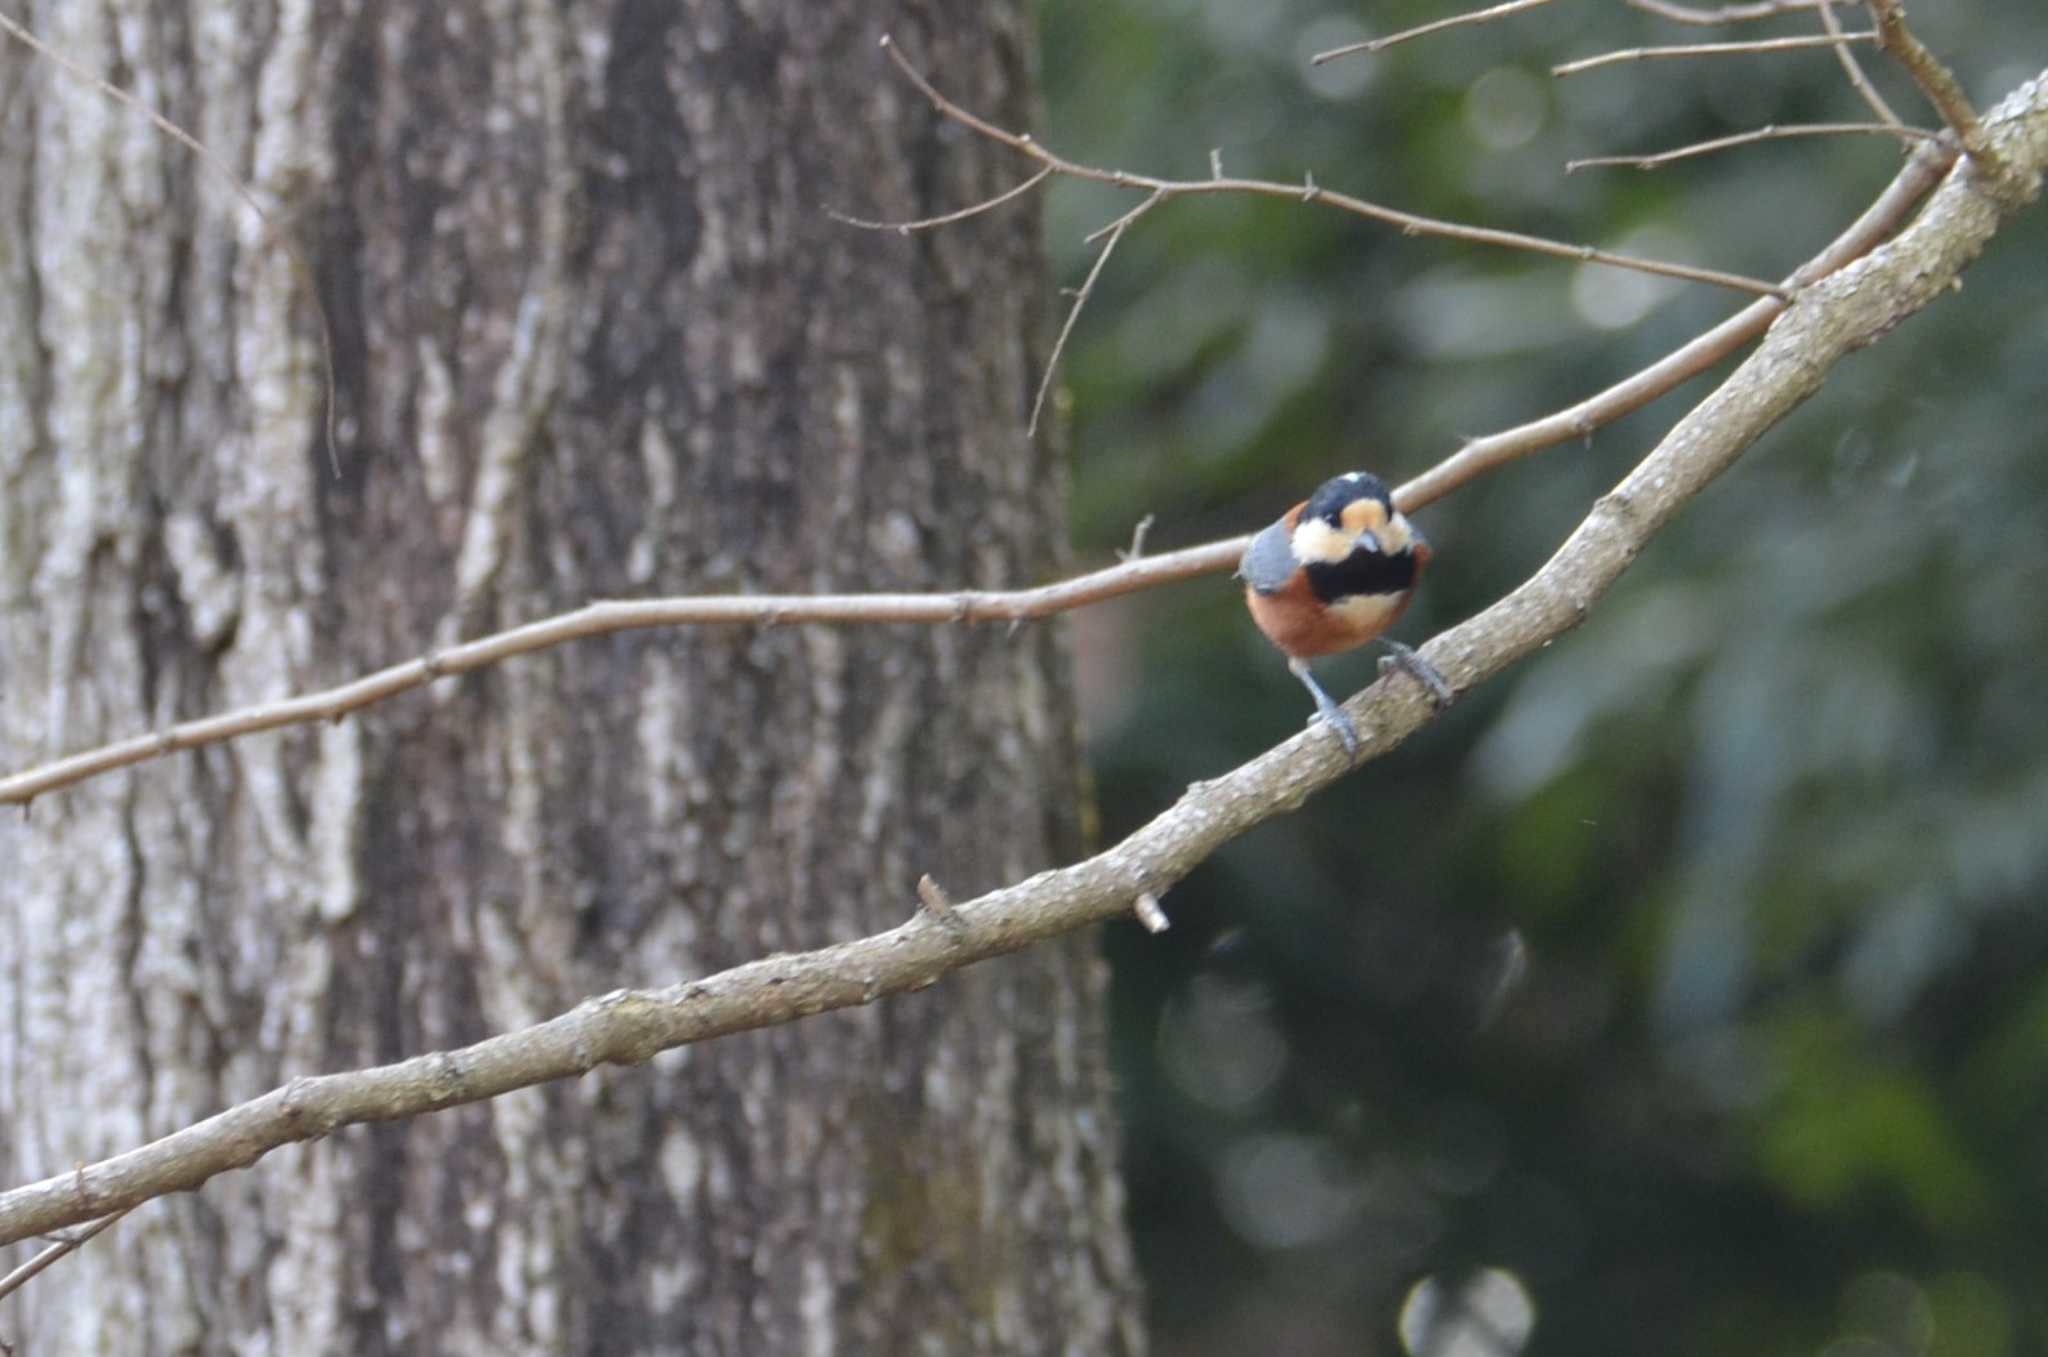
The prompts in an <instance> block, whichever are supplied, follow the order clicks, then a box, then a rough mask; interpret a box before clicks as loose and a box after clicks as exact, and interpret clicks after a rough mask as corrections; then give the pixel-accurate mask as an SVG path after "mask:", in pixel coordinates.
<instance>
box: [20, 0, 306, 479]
mask: <svg viewBox="0 0 2048 1357" xmlns="http://www.w3.org/2000/svg"><path fill="white" fill-rule="evenodd" d="M0 31H4V32H5V33H7V35H8V36H9V37H12V38H13V39H14V40H15V41H16V42H19V43H21V44H22V45H23V46H25V47H27V48H28V49H29V50H30V51H32V52H34V53H35V54H36V55H37V56H39V57H41V58H43V59H44V60H45V61H48V62H50V63H51V64H52V65H54V66H56V67H57V69H59V70H61V71H63V72H64V73H65V74H66V75H68V76H70V77H71V78H72V79H73V80H76V81H78V82H80V83H81V84H86V85H90V86H92V87H93V88H94V89H95V90H98V91H99V92H100V93H101V94H103V95H105V96H106V97H107V98H109V99H112V100H113V101H114V102H115V103H117V104H119V105H121V107H123V108H125V109H127V110H128V111H129V112H131V113H135V114H139V115H140V116H141V117H143V118H145V119H147V120H148V122H149V124H150V125H151V126H152V127H154V128H156V130H157V131H159V132H161V133H163V134H164V135H165V136H167V137H169V138H170V139H171V140H172V141H175V142H177V143H178V144H179V145H180V146H183V147H184V148H185V149H186V150H188V151H190V152H191V153H192V154H193V155H195V156H197V157H198V158H199V163H200V164H201V165H203V166H205V167H206V168H207V169H209V170H211V171H212V172H213V173H214V174H215V175H216V176H217V177H219V178H220V179H221V180H222V181H223V182H225V183H226V184H227V186H228V187H229V188H230V189H232V190H234V193H235V196H236V197H238V198H240V199H241V200H242V201H243V202H244V203H246V204H247V205H248V207H249V210H250V211H251V212H254V213H255V214H256V217H257V219H258V220H259V221H261V222H262V223H263V225H264V228H265V230H266V231H267V232H268V233H269V234H270V236H271V237H272V238H273V239H275V240H276V241H277V242H278V243H279V244H281V245H283V246H284V249H285V253H286V255H287V256H288V257H289V258H290V260H291V265H292V270H293V272H294V273H295V274H296V275H297V276H298V280H299V286H300V287H302V288H304V289H305V292H306V296H307V297H308V298H310V299H311V300H312V303H313V311H314V313H315V314H316V315H317V316H318V317H319V320H320V363H321V368H322V371H323V374H324V376H325V378H326V383H327V384H326V389H325V391H324V392H323V393H322V395H323V396H324V397H325V401H324V404H325V406H326V418H325V419H324V420H323V421H322V431H323V432H324V434H325V436H326V439H327V465H328V469H329V471H331V472H332V473H333V475H334V478H335V479H336V480H340V479H341V452H340V445H339V443H338V441H337V439H336V437H335V423H336V415H335V411H334V398H335V391H336V389H337V388H336V385H335V379H334V327H333V325H332V323H331V322H330V321H329V320H328V319H327V304H326V303H325V302H323V301H321V300H320V286H319V284H318V282H317V281H316V280H315V277H314V274H313V265H312V262H311V261H310V260H308V259H307V258H306V256H305V252H304V251H302V250H300V249H299V243H298V241H297V240H295V239H294V238H293V237H292V235H291V233H290V232H288V231H286V230H284V229H283V228H282V227H280V226H279V225H278V224H277V223H276V222H275V221H273V220H271V216H270V211H269V209H268V208H266V207H264V206H263V201H262V199H260V198H258V197H257V196H256V190H254V189H252V188H250V187H249V185H248V184H246V183H244V182H243V181H242V179H241V178H240V176H238V175H237V174H236V173H235V172H234V170H232V169H230V168H229V167H228V163H227V162H226V161H225V160H222V159H221V158H220V157H219V156H217V155H215V154H214V153H213V152H212V151H211V150H210V149H208V147H207V145H206V143H205V142H203V141H201V140H199V138H197V137H195V136H193V135H192V134H191V133H190V132H187V131H186V130H185V129H184V128H182V127H180V126H178V124H176V123H174V122H172V121H171V120H170V119H169V118H167V117H165V116H164V115H163V114H161V113H159V112H157V111H156V109H154V108H152V107H150V105H148V104H146V103H144V102H143V101H142V100H141V99H140V98H139V97H137V96H136V95H133V94H130V93H129V92H128V91H127V90H124V89H122V88H121V87H120V86H119V85H116V84H114V83H113V82H112V81H110V80H108V79H107V78H106V77H105V76H103V75H100V74H98V73H97V72H94V71H89V70H87V69H86V68H85V67H84V66H81V65H80V64H79V63H77V62H76V61H73V60H72V59H71V58H70V57H68V56H65V55H64V54H63V53H62V52H60V51H58V50H57V49H56V48H54V47H52V46H50V45H49V44H48V43H46V42H44V41H43V40H42V39H41V38H39V37H37V36H36V35H35V34H34V33H33V32H32V31H30V30H29V29H28V28H27V27H25V26H24V25H23V24H22V23H21V21H20V20H18V19H15V18H13V17H11V16H10V15H8V14H5V13H0Z"/></svg>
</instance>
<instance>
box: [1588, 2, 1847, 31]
mask: <svg viewBox="0 0 2048 1357" xmlns="http://www.w3.org/2000/svg"><path fill="white" fill-rule="evenodd" d="M1627 3H1628V5H1629V6H1630V7H1631V8H1634V9H1639V10H1642V11H1644V12H1645V13H1648V14H1654V15H1656V16H1657V17H1658V18H1660V19H1669V20H1671V21H1672V22H1673V23H1680V24H1692V25H1694V26H1696V27H1699V28H1713V27H1718V26H1719V25H1721V24H1739V23H1746V22H1748V21H1749V20H1751V19H1769V18H1772V17H1774V16H1776V15H1779V14H1794V13H1797V12H1798V11H1800V10H1807V9H1826V8H1828V7H1830V6H1831V5H1854V4H1861V3H1862V0H1755V2H1754V3H1751V4H1733V5H1723V6H1721V7H1720V8H1719V9H1699V8H1697V7H1695V6H1692V5H1678V4H1672V3H1671V0H1627Z"/></svg>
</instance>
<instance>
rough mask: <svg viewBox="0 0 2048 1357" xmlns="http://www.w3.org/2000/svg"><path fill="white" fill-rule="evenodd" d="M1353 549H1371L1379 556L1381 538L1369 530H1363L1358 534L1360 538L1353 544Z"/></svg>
mask: <svg viewBox="0 0 2048 1357" xmlns="http://www.w3.org/2000/svg"><path fill="white" fill-rule="evenodd" d="M1351 549H1352V550H1353V551H1370V552H1372V553H1373V554H1374V555H1375V556H1377V555H1378V554H1379V550H1380V539H1379V538H1377V537H1375V536H1373V535H1372V534H1371V533H1369V532H1362V533H1360V534H1358V540H1357V541H1356V542H1354V543H1353V544H1352V546H1351Z"/></svg>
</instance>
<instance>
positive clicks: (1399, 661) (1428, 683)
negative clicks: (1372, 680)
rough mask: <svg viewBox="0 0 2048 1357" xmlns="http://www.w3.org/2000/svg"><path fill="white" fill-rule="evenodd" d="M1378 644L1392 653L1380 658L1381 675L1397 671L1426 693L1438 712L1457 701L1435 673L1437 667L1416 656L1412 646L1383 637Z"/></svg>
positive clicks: (1440, 676)
mask: <svg viewBox="0 0 2048 1357" xmlns="http://www.w3.org/2000/svg"><path fill="white" fill-rule="evenodd" d="M1380 644H1381V645H1383V646H1385V647H1386V648H1387V649H1389V650H1391V651H1393V652H1394V653H1393V654H1391V655H1382V656H1381V657H1380V672H1381V673H1382V674H1384V673H1386V672H1387V671H1388V670H1389V669H1399V670H1400V671H1401V672H1402V673H1404V674H1406V675H1407V676H1408V677H1409V678H1412V679H1414V680H1415V681H1416V682H1417V683H1419V684H1421V685H1422V686H1423V688H1424V689H1426V690H1427V691H1428V693H1429V700H1430V701H1431V702H1433V703H1434V704H1436V708H1437V710H1439V711H1441V710H1443V709H1444V708H1445V707H1448V706H1450V705H1451V703H1453V702H1455V701H1457V700H1458V695H1457V694H1456V693H1455V692H1453V691H1451V685H1450V684H1449V683H1448V682H1446V681H1445V679H1444V676H1443V675H1442V674H1441V673H1439V672H1438V671H1437V667H1436V666H1435V665H1433V664H1431V663H1430V662H1429V661H1428V660H1425V659H1423V658H1422V656H1420V655H1418V654H1416V653H1415V650H1414V648H1413V647H1412V646H1404V645H1402V644H1401V643H1400V642H1399V641H1390V640H1388V639H1387V638H1386V637H1384V636H1382V637H1380Z"/></svg>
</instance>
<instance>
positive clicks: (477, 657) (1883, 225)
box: [0, 143, 1953, 806]
mask: <svg viewBox="0 0 2048 1357" xmlns="http://www.w3.org/2000/svg"><path fill="white" fill-rule="evenodd" d="M1952 158H1953V157H1952V154H1951V153H1949V152H1947V151H1945V150H1943V149H1942V147H1941V145H1940V144H1939V143H1929V144H1928V145H1927V146H1925V147H1923V148H1922V150H1921V152H1920V154H1918V155H1916V156H1915V157H1914V158H1913V159H1912V160H1910V161H1909V162H1908V163H1907V164H1906V166H1905V167H1904V168H1903V169H1902V170H1901V171H1900V172H1899V175H1898V177H1897V178H1896V179H1894V180H1893V181H1892V184H1891V186H1890V187H1889V188H1887V189H1886V190H1885V192H1884V193H1883V194H1882V195H1880V197H1879V198H1878V200H1877V201H1876V202H1875V203H1873V204H1872V205H1871V207H1870V209H1869V210H1868V211H1866V212H1865V213H1864V214H1863V216H1862V217H1861V218H1859V219H1858V220H1857V221H1856V223H1855V224H1854V225H1852V226H1851V227H1850V228H1849V229H1848V230H1847V231H1845V232H1844V233H1843V234H1842V235H1841V236H1840V237H1838V238H1837V239H1836V240H1835V241H1834V243H1833V244H1831V245H1829V246H1828V248H1827V249H1826V250H1824V251H1822V252H1821V254H1819V255H1818V256H1816V257H1815V259H1814V260H1813V261H1812V262H1810V263H1809V264H1807V265H1806V267H1804V268H1802V269H1801V270H1799V271H1798V272H1797V273H1794V274H1793V275H1792V277H1791V278H1790V279H1789V280H1788V284H1787V285H1788V287H1790V288H1797V287H1802V286H1805V285H1806V284H1808V283H1811V282H1812V281H1814V280H1815V279H1817V278H1819V277H1821V276H1822V275H1823V274H1825V273H1828V272H1832V271H1833V270H1835V269H1838V268H1840V267H1842V266H1843V265H1844V264H1847V263H1848V262H1850V261H1851V260H1853V259H1856V258H1858V257H1859V256H1861V255H1863V254H1864V253H1866V252H1868V251H1869V250H1870V249H1871V248H1872V247H1874V246H1875V245H1876V244H1877V243H1878V242H1879V241H1881V240H1883V239H1884V238H1885V237H1886V236H1887V235H1889V234H1890V233H1891V232H1892V231H1893V230H1894V229H1896V228H1897V226H1898V225H1899V223H1900V222H1902V221H1903V220H1905V217H1906V214H1907V212H1908V211H1910V210H1911V208H1912V206H1913V204H1914V203H1916V202H1918V201H1919V200H1920V198H1921V197H1922V196H1923V195H1924V194H1925V193H1926V192H1927V190H1928V189H1929V188H1931V187H1932V186H1933V184H1934V182H1935V180H1937V179H1938V178H1939V177H1940V175H1941V172H1942V171H1943V170H1944V169H1946V168H1947V166H1948V164H1949V163H1950V160H1951V159H1952ZM1784 308H1785V304H1784V303H1783V302H1780V301H1777V300H1776V299H1773V298H1764V299H1762V300H1760V301H1757V302H1754V303H1752V304H1751V305H1750V306H1748V307H1746V308H1745V309H1744V310H1742V311H1741V312H1738V313H1737V314H1736V315H1735V316H1733V317H1731V318H1730V319H1728V320H1725V321H1723V322H1722V323H1721V324H1719V325H1717V326H1715V327H1714V328H1713V329H1712V330H1709V331H1708V332H1706V333H1705V334H1703V335H1700V336H1699V337H1698V338H1696V339H1694V340H1693V341H1692V342H1691V343H1689V344H1686V345H1685V346H1683V347H1682V348H1680V349H1678V350H1676V351H1675V352H1673V353H1671V354H1669V355H1667V356H1666V357H1664V358H1662V359H1660V360H1659V361H1657V362H1655V363H1653V364H1651V365H1650V366H1649V367H1647V368H1644V369H1643V370H1642V371H1640V372H1637V373H1635V374H1634V375H1633V376H1630V377H1628V378H1626V379H1624V380H1622V381H1620V382H1618V383H1616V384H1615V385H1613V386H1611V387H1608V388H1607V389H1606V390H1604V391H1601V392H1598V393H1596V394H1595V395H1592V396H1589V397H1588V398H1586V399H1585V400H1583V401H1580V402H1579V403H1578V404H1576V405H1573V406H1570V407H1568V408H1566V409H1564V410H1560V411H1558V412H1556V413H1555V414H1551V415H1546V416H1544V417H1543V418H1541V419H1536V420H1531V421H1530V422H1528V423H1526V424H1522V425H1518V426H1517V427H1515V428H1513V429H1507V430H1504V431H1502V432H1500V433H1496V434H1492V435H1489V436H1487V437H1485V438H1479V439H1474V440H1472V441H1471V442H1468V443H1467V444H1465V446H1464V447H1462V448H1460V449H1459V450H1458V451H1457V452H1455V453H1453V454H1451V455H1450V456H1449V457H1447V458H1445V459H1444V460H1443V461H1441V462H1439V463H1438V464H1437V465H1436V466H1434V467H1431V468H1430V469H1429V470H1428V471H1425V472H1424V473H1423V474H1422V475H1420V476H1418V477H1416V478H1415V479H1413V480H1411V481H1409V482H1408V483H1407V484H1405V485H1403V486H1401V487H1400V489H1398V490H1396V491H1395V492H1394V501H1395V503H1396V504H1398V505H1399V506H1400V508H1401V510H1402V511H1403V512H1404V513H1412V512H1414V511H1415V510H1417V509H1420V508H1422V507H1423V506H1424V505H1427V504H1430V503H1432V502H1434V501H1435V500H1437V499H1440V498H1441V497H1443V496H1444V495H1447V494H1449V493H1450V492H1451V491H1453V490H1455V489H1457V488H1458V487H1459V486H1461V485H1464V484H1465V483H1467V482H1468V481H1471V480H1473V479H1475V478H1477V477H1479V476H1481V475H1484V474H1485V473H1487V472H1488V471H1491V470H1493V469H1494V468H1496V467H1499V466H1503V465H1505V464H1506V463H1508V462H1511V461H1514V460H1516V459H1517V458H1520V457H1525V456H1527V455H1529V454H1530V453H1532V452H1537V451H1539V450H1541V449H1543V448H1547V447H1552V446H1554V445H1556V444H1558V443H1562V442H1566V441H1568V440H1570V439H1574V438H1583V437H1584V436H1586V435H1587V434H1589V433H1591V432H1592V431H1593V430H1594V429H1597V428H1599V427H1600V426H1601V425H1603V424H1607V423H1610V422H1612V421H1613V420H1616V419H1619V418H1621V417H1622V416H1623V415H1625V414H1628V413H1629V412H1631V411H1633V410H1638V409H1640V408H1642V407H1643V406H1645V405H1647V404H1649V403H1650V402H1651V401H1653V400H1655V399H1656V398H1657V397H1659V396H1661V395H1663V394H1665V393H1666V392H1668V391H1670V390H1671V389H1672V388H1674V387H1676V386H1678V385H1679V384H1680V383H1682V382H1685V381H1687V380H1689V379H1691V378H1693V377H1695V376H1697V375H1699V374H1700V373H1701V372H1704V371H1705V370H1706V369H1707V368H1709V367H1711V366H1712V365H1713V364H1715V363H1717V362H1719V361H1721V360H1722V359H1723V358H1725V357H1727V356H1728V355H1729V354H1731V353H1733V352H1734V351H1735V350H1736V349H1738V348H1740V347H1741V346H1742V345H1744V344H1746V343H1748V342H1749V341H1750V340H1752V339H1754V338H1756V336H1757V335H1759V334H1761V333H1763V331H1764V328H1765V327H1766V326H1767V325H1769V324H1770V323H1771V321H1772V320H1773V319H1775V318H1776V317H1777V316H1778V314H1779V313H1780V312H1782V311H1783V310H1784ZM1249 540H1250V538H1249V537H1231V538H1226V539H1224V540H1222V541H1219V542H1210V543H1207V544H1205V545H1202V546H1196V547H1187V548H1184V549H1182V550H1180V551H1170V552H1166V553H1163V554H1161V555H1156V556H1147V557H1144V558H1143V559H1140V560H1130V561H1125V562H1123V563H1121V564H1118V565H1114V566H1110V567H1108V568H1107V569H1103V570H1096V571H1092V572H1090V573H1088V574H1085V575H1080V576H1076V577H1075V578H1073V579H1069V580H1062V581H1060V582H1058V583H1055V584H1048V585H1043V586H1040V587H1038V588H1035V589H1017V590H996V591H991V590H969V591H958V592H952V593H937V594H815V595H806V594H795V595H725V596H704V597H684V598H669V599H644V600H634V601H630V602H627V601H619V602H609V603H593V604H591V605H589V606H587V607H583V608H579V609H577V610H575V611H574V612H569V613H563V614H561V615H559V616H556V617H551V618H543V619H541V620H539V621H536V622H529V623H527V624H525V625H523V626H519V627H515V628H512V629H511V630H508V631H502V632H498V633H495V634H493V635H490V636H484V637H479V638H477V639H476V640H473V641H466V642H463V643H462V644H460V645H457V646H453V647H450V648H448V649H446V650H441V651H437V652H434V653H433V654H430V655H424V656H421V657H420V658H418V659H414V660H408V661H405V662H403V663H400V664H394V665H391V666H389V667H387V668H384V669H380V670H377V671H376V672H374V673H371V674H367V675H364V676H363V677H361V678H357V679H353V680H350V681H348V682H346V683H342V684H338V685H336V686H334V687H332V688H326V689H323V690H321V691H318V692H314V693H307V694H304V695H302V696H298V697H291V698H285V699H283V700H281V701H277V702H267V703H261V704H258V705H256V706H252V707H245V708H243V709H241V710H239V711H231V712H226V713H222V714H220V715H215V716H207V717H201V718H199V719H196V720H192V721H186V722H182V723H180V724H178V725H174V726H170V727H168V728H166V729H164V730H162V731H160V732H158V733H156V734H152V735H138V736H133V737H130V738H128V739H125V740H120V741H117V742H115V743H113V744H108V745H102V746H100V747H99V748H96V749H89V750H85V751H82V752H80V753H76V754H71V755H67V756H65V757H63V758H59V759H55V760H52V761H51V762H48V763H45V764H41V765H39V766H36V767H32V768H28V769H25V770H23V771H21V772H18V773H13V774H10V775H8V776H6V777H0V805H23V806H25V805H27V804H28V803H29V802H30V801H31V800H33V799H34V798H36V797H38V796H41V795H43V794H44V793H45V792H53V791H56V790H58V789H60V788H63V787H68V786H71V785H73V784H75V783H79V782H83V781H85V780H86V779H87V778H91V777H96V776H98V775H100V774H102V773H107V772H112V771H113V770H115V769H118V768H127V767H132V766H133V765H135V764H139V763H144V762H147V761H149V760H151V759H155V758H160V757H162V756H164V755H166V754H172V753H176V752H178V751H180V750H186V749H194V748H198V747H199V746H202V745H210V744H218V743H221V742H223V741H226V740H231V739H236V738H238V737H240V736H243V735H250V734H254V733H256V732H258V731H265V730H277V729H280V728H282V727H286V726H293V725H303V724H307V723H310V722H314V721H327V720H339V719H340V718H342V717H344V716H346V715H348V714H349V713H350V712H353V711H356V710H358V709H360V708H363V707H367V706H369V705H370V704H372V703H374V702H379V701H382V700H383V699H385V698H388V697H393V696H396V695H397V694H399V693H403V692H407V691H410V690H411V689H414V688H418V687H422V686H424V685H425V684H427V683H429V682H431V681H433V680H434V679H436V678H443V677H449V676H453V675H458V674H467V673H471V672H474V671H475V670H478V669H483V668H486V667H488V666H490V665H493V664H497V663H499V662H500V661H502V660H507V659H510V658H512V657H513V656H515V655H524V654H529V653H532V652H534V651H538V650H545V649H548V648H549V647H552V646H558V645H563V644H566V643H568V642H570V641H576V640H581V639H584V638H587V637H592V636H604V635H609V634H611V633H613V632H618V631H626V630H631V629H634V628H641V627H674V626H720V625H724V626H731V625H757V626H758V625H766V624H769V623H840V624H844V623H888V622H895V623H945V622H992V621H1005V622H1011V623H1017V622H1022V621H1028V620H1031V619H1034V618H1041V617H1050V616H1053V615H1054V614H1057V613H1062V612H1067V611H1070V610H1072V609H1075V608H1083V607H1087V606H1089V605H1091V604H1095V603H1101V602H1105V601H1107V600H1109V599H1112V598H1117V597H1121V596H1122V595H1125V594H1131V593H1136V592H1139V591H1141V590H1144V589H1151V588H1156V587H1158V586H1160V585H1163V584H1171V583H1174V582H1176V581H1180V580H1187V579H1194V578H1197V577H1198V576H1202V575H1211V574H1219V573H1221V572H1222V571H1225V570H1229V569H1231V568H1233V567H1235V566H1236V564H1237V560H1238V557H1239V556H1241V555H1243V553H1244V548H1245V544H1246V543H1247V542H1248V541H1249Z"/></svg>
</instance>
